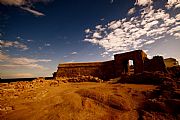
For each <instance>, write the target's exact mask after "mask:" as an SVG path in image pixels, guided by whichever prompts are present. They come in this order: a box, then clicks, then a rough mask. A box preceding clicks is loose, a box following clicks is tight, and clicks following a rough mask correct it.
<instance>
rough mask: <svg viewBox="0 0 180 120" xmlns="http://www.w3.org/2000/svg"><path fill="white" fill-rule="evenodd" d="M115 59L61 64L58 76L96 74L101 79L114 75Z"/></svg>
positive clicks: (56, 74)
mask: <svg viewBox="0 0 180 120" xmlns="http://www.w3.org/2000/svg"><path fill="white" fill-rule="evenodd" d="M114 73H115V71H114V61H107V62H92V63H66V64H59V66H58V70H57V72H56V73H55V75H54V76H56V77H76V76H94V77H99V78H101V79H109V78H113V77H114Z"/></svg>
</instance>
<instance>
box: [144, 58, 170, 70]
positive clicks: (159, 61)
mask: <svg viewBox="0 0 180 120" xmlns="http://www.w3.org/2000/svg"><path fill="white" fill-rule="evenodd" d="M144 71H149V72H154V71H161V72H167V69H166V66H165V63H164V59H163V57H162V56H154V57H153V59H146V60H145V61H144Z"/></svg>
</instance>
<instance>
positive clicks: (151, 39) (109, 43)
mask: <svg viewBox="0 0 180 120" xmlns="http://www.w3.org/2000/svg"><path fill="white" fill-rule="evenodd" d="M137 2H138V5H142V6H145V5H147V4H148V6H146V7H143V8H142V9H140V11H137V12H138V13H140V15H139V16H133V17H131V18H124V19H119V20H114V21H111V22H109V23H108V24H107V25H103V26H102V25H98V26H96V27H95V30H92V31H93V32H92V33H91V34H88V33H87V36H86V38H85V39H84V41H88V42H90V43H93V44H96V45H99V46H100V47H103V48H104V49H105V52H113V53H116V52H121V51H124V52H125V51H129V50H135V49H142V48H143V47H144V46H146V45H149V44H152V43H155V42H156V41H157V40H160V39H162V38H163V37H165V36H166V35H168V36H171V37H175V38H177V39H178V38H179V39H180V36H179V31H180V27H179V26H178V25H179V22H178V20H179V14H175V15H170V12H169V10H167V9H166V8H164V9H161V8H157V9H155V8H154V7H153V6H151V5H150V3H152V1H151V0H149V1H147V0H140V1H137ZM166 10H167V11H168V12H167V11H166ZM172 12H173V9H172ZM99 28H101V29H102V31H99ZM102 55H104V54H102Z"/></svg>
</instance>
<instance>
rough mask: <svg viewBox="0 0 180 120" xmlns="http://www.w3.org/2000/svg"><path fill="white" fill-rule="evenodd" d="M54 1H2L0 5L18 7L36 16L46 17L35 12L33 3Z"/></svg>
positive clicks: (0, 0)
mask: <svg viewBox="0 0 180 120" xmlns="http://www.w3.org/2000/svg"><path fill="white" fill-rule="evenodd" d="M50 1H52V0H0V3H1V4H3V5H9V6H11V5H12V6H17V7H19V8H21V9H23V10H25V11H28V12H30V13H32V14H34V15H36V16H44V14H43V13H41V12H39V11H37V10H34V9H33V8H32V5H33V3H37V2H50Z"/></svg>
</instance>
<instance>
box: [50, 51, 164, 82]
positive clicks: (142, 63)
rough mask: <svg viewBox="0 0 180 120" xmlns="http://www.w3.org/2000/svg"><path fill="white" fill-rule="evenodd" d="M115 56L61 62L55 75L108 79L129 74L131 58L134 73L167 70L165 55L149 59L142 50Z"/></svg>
mask: <svg viewBox="0 0 180 120" xmlns="http://www.w3.org/2000/svg"><path fill="white" fill-rule="evenodd" d="M114 58H115V59H114V60H112V61H106V62H90V63H65V64H59V66H58V70H57V72H55V73H54V74H53V76H54V77H55V78H57V77H77V76H94V77H99V78H100V79H103V80H108V79H111V78H115V77H119V76H121V75H122V74H124V73H125V74H129V73H130V68H129V60H133V63H134V73H142V72H143V71H149V72H154V71H161V72H167V70H166V66H165V64H164V60H163V57H161V56H155V57H153V59H148V58H147V55H146V53H144V52H143V51H142V50H135V51H131V52H126V53H122V54H117V55H115V56H114Z"/></svg>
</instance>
